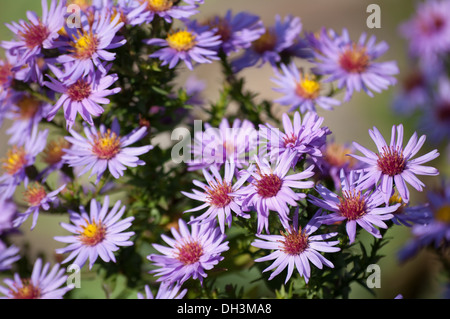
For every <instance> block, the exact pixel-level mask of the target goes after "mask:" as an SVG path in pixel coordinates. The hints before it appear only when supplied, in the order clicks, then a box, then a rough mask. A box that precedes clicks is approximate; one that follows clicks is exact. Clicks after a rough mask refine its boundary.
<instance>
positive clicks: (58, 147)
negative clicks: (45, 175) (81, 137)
mask: <svg viewBox="0 0 450 319" xmlns="http://www.w3.org/2000/svg"><path fill="white" fill-rule="evenodd" d="M69 147H70V143H69V142H68V141H66V140H65V139H64V138H63V137H60V138H59V139H58V140H54V141H51V142H49V143H48V144H47V146H46V147H45V149H44V151H43V155H42V156H43V158H42V160H43V161H44V162H45V163H47V164H49V165H53V164H56V163H58V162H60V161H61V159H62V157H63V155H64V154H66V152H64V151H63V149H66V148H69Z"/></svg>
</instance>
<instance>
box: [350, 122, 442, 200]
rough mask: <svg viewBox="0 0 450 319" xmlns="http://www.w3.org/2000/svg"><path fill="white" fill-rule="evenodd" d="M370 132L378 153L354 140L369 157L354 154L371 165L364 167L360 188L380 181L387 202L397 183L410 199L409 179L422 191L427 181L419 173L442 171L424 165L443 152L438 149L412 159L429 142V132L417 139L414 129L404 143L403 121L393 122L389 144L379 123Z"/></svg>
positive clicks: (427, 173)
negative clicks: (422, 179) (379, 129)
mask: <svg viewBox="0 0 450 319" xmlns="http://www.w3.org/2000/svg"><path fill="white" fill-rule="evenodd" d="M396 133H397V134H396ZM369 134H370V137H371V138H372V140H373V141H374V142H375V144H376V146H377V148H378V153H374V152H372V151H370V150H368V149H367V148H365V147H363V146H361V145H359V144H358V143H356V142H354V143H353V145H354V146H355V148H356V149H357V150H359V151H360V152H361V153H363V154H364V155H365V157H363V156H358V155H354V154H351V156H353V157H354V158H356V159H359V160H360V161H362V162H364V163H366V164H367V167H366V168H364V169H363V176H362V177H361V183H360V188H362V189H364V188H368V187H371V186H373V185H377V183H378V182H380V186H381V187H380V189H381V192H382V193H383V195H384V197H385V202H386V203H388V202H389V198H390V197H391V196H392V192H393V186H394V184H395V187H396V188H397V189H398V192H399V194H400V196H401V198H402V199H403V201H404V202H405V203H408V202H409V190H408V188H407V186H406V183H408V184H410V185H411V186H413V187H414V188H415V189H416V190H418V191H422V190H423V187H424V186H425V185H424V184H423V183H422V182H421V181H420V180H419V179H418V178H417V177H416V176H415V175H416V174H417V175H438V174H439V172H438V170H437V169H436V168H434V167H430V166H424V165H422V164H424V163H426V162H429V161H431V160H433V159H435V158H436V157H438V156H439V153H438V151H437V150H433V151H431V152H429V153H427V154H425V155H422V156H420V157H418V158H416V159H412V157H413V156H414V155H416V154H417V152H419V150H420V148H421V147H422V146H423V144H424V143H425V139H426V137H425V135H422V136H421V137H420V138H419V139H417V134H416V133H415V132H414V134H413V135H412V136H411V138H410V140H409V141H408V144H407V145H406V146H405V147H403V125H401V124H400V125H398V126H396V125H394V126H392V133H391V142H390V144H389V145H387V144H386V141H385V140H384V138H383V136H382V135H381V133H380V131H378V129H377V128H376V127H374V128H373V130H369ZM396 135H397V138H396Z"/></svg>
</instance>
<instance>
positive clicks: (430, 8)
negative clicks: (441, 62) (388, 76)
mask: <svg viewBox="0 0 450 319" xmlns="http://www.w3.org/2000/svg"><path fill="white" fill-rule="evenodd" d="M449 15H450V3H449V2H448V1H437V0H427V1H424V2H422V3H419V4H418V6H417V9H416V12H415V14H414V16H413V17H411V19H410V20H408V21H406V22H405V23H403V24H402V25H400V28H399V29H400V34H401V35H402V36H403V37H404V38H406V40H408V42H409V52H410V54H411V55H412V56H413V57H416V58H419V59H420V60H422V61H423V62H425V64H426V65H430V64H431V65H432V64H435V63H436V62H437V60H438V58H439V57H440V56H442V55H443V54H446V53H448V52H450V21H449V20H448V17H449Z"/></svg>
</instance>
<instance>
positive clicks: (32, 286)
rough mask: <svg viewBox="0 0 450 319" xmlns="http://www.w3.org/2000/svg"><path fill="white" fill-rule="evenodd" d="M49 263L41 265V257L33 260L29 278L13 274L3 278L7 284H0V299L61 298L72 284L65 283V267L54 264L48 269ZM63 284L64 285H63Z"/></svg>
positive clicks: (71, 287)
mask: <svg viewBox="0 0 450 319" xmlns="http://www.w3.org/2000/svg"><path fill="white" fill-rule="evenodd" d="M49 270H50V263H46V264H45V265H43V263H42V259H40V258H38V259H37V260H36V261H35V262H34V266H33V271H32V273H31V277H30V278H21V277H20V276H19V274H17V273H16V274H14V278H13V279H10V278H7V279H4V280H3V282H4V283H5V284H6V285H7V286H8V288H6V287H4V286H0V293H1V294H3V295H4V296H3V297H0V298H1V299H62V298H63V297H64V295H65V294H66V293H67V292H68V291H69V290H71V289H73V285H65V284H66V282H67V275H65V272H66V269H64V268H61V267H60V265H59V264H55V265H54V266H53V267H52V269H51V270H50V272H49ZM63 285H64V286H63Z"/></svg>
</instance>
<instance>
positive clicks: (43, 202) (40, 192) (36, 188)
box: [14, 183, 66, 230]
mask: <svg viewBox="0 0 450 319" xmlns="http://www.w3.org/2000/svg"><path fill="white" fill-rule="evenodd" d="M65 187H66V185H63V186H61V187H59V188H58V189H56V190H54V191H52V192H50V193H47V192H46V190H45V188H44V186H42V185H41V184H39V183H35V184H34V185H28V187H27V189H26V191H25V194H24V200H25V202H26V203H27V204H28V206H29V208H28V209H27V210H26V211H25V212H24V213H21V214H19V215H18V216H17V218H16V219H15V220H14V227H19V226H20V225H22V224H23V223H24V222H25V221H26V220H27V219H28V217H29V216H30V215H33V222H32V224H31V229H32V230H33V229H34V227H36V223H37V220H38V217H39V211H40V210H41V209H43V210H49V209H50V203H53V202H55V201H56V200H57V199H58V194H59V193H60V192H61V191H62V190H63V189H64V188H65Z"/></svg>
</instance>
